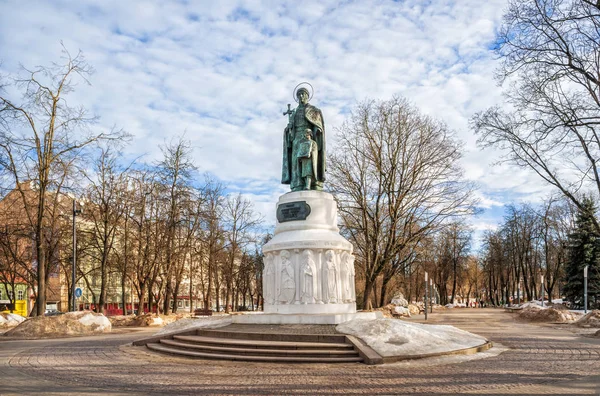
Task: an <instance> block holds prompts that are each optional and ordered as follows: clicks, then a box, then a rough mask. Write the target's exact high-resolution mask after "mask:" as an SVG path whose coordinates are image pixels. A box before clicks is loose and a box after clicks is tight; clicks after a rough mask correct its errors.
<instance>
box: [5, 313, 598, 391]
mask: <svg viewBox="0 0 600 396" xmlns="http://www.w3.org/2000/svg"><path fill="white" fill-rule="evenodd" d="M411 320H417V321H422V317H420V318H419V317H417V318H413V319H411ZM428 322H429V323H435V324H451V325H454V326H456V327H459V328H461V329H463V330H467V331H471V332H474V333H476V334H480V335H482V336H485V337H487V338H489V339H490V340H492V341H493V342H494V344H495V347H494V348H492V349H491V350H490V351H489V352H486V353H485V354H483V355H475V356H470V357H464V356H461V357H445V358H435V359H433V358H432V359H429V360H420V361H413V362H399V363H394V364H387V365H381V366H367V365H363V364H289V365H285V364H268V363H244V362H221V361H209V360H187V359H181V358H176V357H169V356H164V355H158V354H154V353H151V352H149V351H147V350H145V349H144V348H142V347H132V346H131V345H130V343H131V341H133V340H136V339H139V338H142V337H146V336H149V335H151V334H152V333H153V332H155V331H156V329H153V330H148V329H139V328H138V329H116V331H115V332H114V333H113V334H109V335H104V336H96V337H80V338H69V339H53V340H36V341H10V340H0V376H1V378H2V385H1V388H0V394H1V395H13V394H19V395H23V394H35V393H44V394H110V395H117V394H140V395H141V394H157V395H158V394H233V395H245V394H273V395H278V394H302V395H317V394H344V395H359V394H361V395H362V394H368V395H372V394H421V395H427V394H511V395H526V394H535V395H543V394H559V395H563V394H565V395H566V394H575V395H576V394H600V339H598V338H590V337H582V336H579V335H577V334H575V333H573V332H571V331H569V330H568V329H566V328H563V329H561V328H559V327H558V326H557V325H554V326H552V325H534V324H528V323H522V322H518V321H515V319H514V316H513V315H512V314H510V313H505V312H504V311H502V310H499V309H455V310H446V311H442V312H439V313H434V314H433V315H430V317H429V321H428ZM483 356H485V358H482V357H483Z"/></svg>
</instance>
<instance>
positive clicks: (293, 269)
mask: <svg viewBox="0 0 600 396" xmlns="http://www.w3.org/2000/svg"><path fill="white" fill-rule="evenodd" d="M306 205H308V207H307V206H306ZM277 207H278V222H277V226H276V227H275V233H274V236H273V239H271V240H270V241H269V242H268V243H267V244H265V245H264V246H263V254H264V262H265V268H264V270H263V296H264V299H265V301H264V313H263V314H260V315H247V316H246V317H244V318H243V319H240V321H243V322H245V323H270V324H284V323H286V324H288V323H311V324H337V323H342V322H345V321H347V320H351V319H353V318H355V317H356V292H355V289H354V287H355V286H354V256H353V255H352V244H350V242H348V241H347V240H346V239H344V238H343V237H342V236H341V235H340V234H339V229H338V227H337V205H336V202H335V200H334V199H333V196H332V195H331V194H329V193H326V192H322V191H298V192H290V193H287V194H285V195H282V196H281V197H280V198H279V202H278V204H277ZM307 213H308V216H306V214H307ZM371 316H372V319H374V318H375V314H374V313H372V315H371V313H361V318H363V317H364V318H365V319H371Z"/></svg>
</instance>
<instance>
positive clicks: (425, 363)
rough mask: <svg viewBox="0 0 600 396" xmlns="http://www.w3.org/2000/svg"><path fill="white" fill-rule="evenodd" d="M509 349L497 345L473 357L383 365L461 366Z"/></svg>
mask: <svg viewBox="0 0 600 396" xmlns="http://www.w3.org/2000/svg"><path fill="white" fill-rule="evenodd" d="M508 349H509V348H507V347H505V346H504V345H501V344H498V343H495V344H494V347H493V348H491V349H488V350H487V351H483V352H478V353H474V354H471V355H443V356H435V357H429V358H423V359H411V360H402V361H399V362H394V363H386V364H384V365H383V367H410V368H420V367H433V366H445V365H449V364H459V363H464V362H470V361H472V360H480V359H487V358H490V357H494V356H498V355H500V354H501V353H503V352H506V351H508Z"/></svg>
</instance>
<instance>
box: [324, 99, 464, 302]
mask: <svg viewBox="0 0 600 396" xmlns="http://www.w3.org/2000/svg"><path fill="white" fill-rule="evenodd" d="M338 136H339V143H338V145H337V151H336V152H334V153H333V154H332V155H331V157H330V158H331V166H330V167H329V175H330V188H331V190H332V192H334V193H335V194H336V197H337V199H338V202H339V206H340V213H341V218H342V222H343V231H344V232H345V233H346V234H347V235H348V237H349V238H350V240H351V241H352V242H353V243H354V246H355V247H356V254H357V265H359V266H360V267H361V268H360V270H357V273H358V274H362V275H363V276H364V277H365V286H364V293H363V301H362V302H361V303H362V304H361V305H362V306H363V307H364V308H366V309H368V308H371V307H372V306H373V303H372V299H373V288H374V287H375V282H376V279H377V278H378V277H379V275H380V274H381V273H382V271H384V269H386V267H389V266H392V271H391V273H392V274H395V273H396V272H397V271H399V270H400V269H402V267H403V265H404V263H405V262H406V261H405V260H404V259H403V257H407V256H408V255H410V254H412V253H411V251H412V246H414V245H416V244H418V242H419V240H421V238H423V237H424V236H425V235H427V234H429V233H431V232H434V231H435V230H437V229H438V228H439V227H440V226H441V225H442V224H443V223H444V222H446V221H448V220H449V219H452V218H455V217H459V216H463V215H467V214H470V213H473V211H474V203H475V200H474V199H473V196H472V191H473V186H471V185H470V184H469V183H467V182H465V181H463V179H462V170H461V168H460V166H459V164H458V161H459V159H460V157H461V146H460V144H459V143H458V142H457V140H456V139H455V137H454V135H453V134H452V133H451V132H450V131H449V130H448V128H447V127H446V126H445V125H444V124H443V123H440V122H437V121H435V120H433V119H431V118H429V117H426V116H423V115H421V114H420V113H419V112H418V111H417V110H416V109H415V108H414V107H412V106H410V105H409V104H408V103H407V102H406V101H405V100H403V99H400V98H393V99H392V100H389V101H382V102H375V101H367V102H364V103H362V104H359V105H358V106H357V108H356V109H355V110H354V112H353V113H352V115H351V116H350V118H349V119H348V120H347V121H346V122H345V123H344V125H343V126H342V128H341V129H340V130H339V131H338ZM388 278H390V276H388Z"/></svg>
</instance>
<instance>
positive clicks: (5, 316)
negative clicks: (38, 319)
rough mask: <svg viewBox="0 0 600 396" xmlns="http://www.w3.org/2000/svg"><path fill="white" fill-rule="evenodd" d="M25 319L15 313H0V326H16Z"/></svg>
mask: <svg viewBox="0 0 600 396" xmlns="http://www.w3.org/2000/svg"><path fill="white" fill-rule="evenodd" d="M25 319H26V318H24V317H22V316H21V315H18V314H16V313H0V326H7V327H11V326H16V325H18V324H19V323H21V322H23V321H24V320H25Z"/></svg>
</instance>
